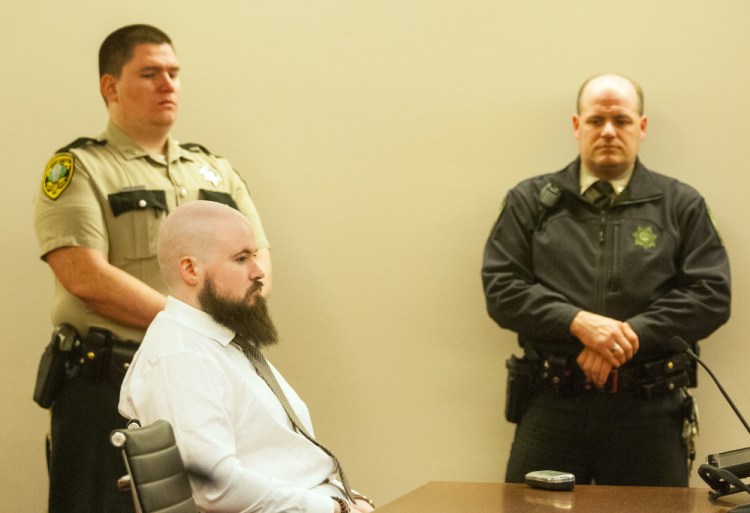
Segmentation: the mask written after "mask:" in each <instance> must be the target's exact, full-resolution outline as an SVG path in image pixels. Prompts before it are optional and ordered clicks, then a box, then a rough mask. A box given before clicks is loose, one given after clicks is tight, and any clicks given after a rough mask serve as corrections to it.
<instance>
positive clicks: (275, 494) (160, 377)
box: [119, 297, 341, 513]
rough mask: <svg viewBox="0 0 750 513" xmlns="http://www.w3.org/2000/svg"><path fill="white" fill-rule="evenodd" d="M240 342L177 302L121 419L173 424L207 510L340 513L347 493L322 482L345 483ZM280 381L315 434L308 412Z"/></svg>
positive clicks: (141, 364) (145, 355)
mask: <svg viewBox="0 0 750 513" xmlns="http://www.w3.org/2000/svg"><path fill="white" fill-rule="evenodd" d="M233 338H234V333H233V332H232V331H231V330H229V329H228V328H226V327H224V326H222V325H220V324H218V323H217V322H216V321H214V320H213V318H212V317H211V316H210V315H208V314H207V313H205V312H203V311H201V310H198V309H196V308H193V307H191V306H189V305H187V304H186V303H183V302H182V301H179V300H177V299H175V298H173V297H168V298H167V306H166V308H165V310H164V311H163V312H161V313H159V315H157V317H156V319H155V320H154V322H153V323H152V324H151V326H150V327H149V328H148V331H147V333H146V336H145V338H144V339H143V342H142V343H141V347H140V349H139V350H138V352H137V353H136V355H135V358H134V359H133V363H132V365H131V366H130V369H129V370H128V373H127V375H126V376H125V381H124V382H123V385H122V389H121V392H120V405H119V409H120V413H122V414H123V415H125V416H126V417H128V418H131V419H138V420H139V421H140V422H141V423H142V425H146V424H150V423H152V422H154V421H156V420H158V419H164V420H167V421H168V422H169V423H171V424H172V427H173V428H174V432H175V439H176V440H177V445H178V447H179V449H180V453H181V454H182V459H183V461H184V462H185V466H186V467H187V468H188V470H190V471H191V472H193V473H194V474H195V475H193V476H191V478H190V482H191V485H192V488H193V496H194V497H195V499H196V502H197V503H198V507H199V508H200V509H201V511H204V512H227V513H229V512H232V513H239V512H263V513H271V512H300V513H302V512H306V513H307V512H310V513H331V512H332V511H333V510H334V503H333V501H332V500H331V498H330V497H331V496H332V495H339V496H340V495H341V494H340V492H339V491H338V490H337V489H336V488H335V487H334V486H332V485H329V484H322V483H324V482H325V481H326V480H327V479H329V478H330V479H334V478H335V477H336V475H335V472H336V469H335V465H334V463H333V461H332V460H331V458H330V457H329V456H328V455H326V454H325V453H324V452H323V451H321V450H320V449H319V448H317V447H316V446H314V445H313V444H312V443H311V442H310V441H309V440H307V439H306V438H305V437H304V436H303V435H301V434H299V433H297V432H296V431H295V430H294V429H293V428H292V426H291V423H290V421H289V419H288V417H287V415H286V413H285V412H284V408H283V407H282V406H281V404H280V403H279V400H278V399H277V398H276V396H275V395H274V393H273V392H272V391H271V389H270V388H269V387H268V385H267V384H266V383H265V382H264V381H263V380H262V379H261V378H260V376H258V374H257V373H256V372H255V368H254V367H253V366H252V364H251V363H250V361H249V360H248V359H247V358H246V357H245V355H244V354H243V353H242V351H241V350H240V349H239V348H238V347H237V346H236V345H235V344H233V343H232V342H231V341H232V339H233ZM272 368H273V367H272ZM273 372H274V374H275V375H276V377H277V379H278V381H279V384H280V386H281V387H282V389H283V390H284V393H285V394H286V396H287V398H288V399H289V403H290V404H291V405H292V407H293V408H294V411H295V412H296V413H297V415H298V417H299V418H300V421H301V422H302V423H303V424H304V425H305V427H306V428H307V429H308V431H309V432H310V434H311V435H313V428H312V421H311V420H310V414H309V412H308V410H307V407H306V406H305V403H304V402H302V400H301V399H300V398H299V396H298V395H297V394H296V393H295V392H294V390H293V389H292V387H291V386H290V385H289V384H288V383H287V382H286V381H285V380H284V378H282V377H281V375H280V374H279V372H278V371H277V370H276V369H275V368H273ZM201 475H202V476H204V478H203V479H201V478H199V477H196V476H201Z"/></svg>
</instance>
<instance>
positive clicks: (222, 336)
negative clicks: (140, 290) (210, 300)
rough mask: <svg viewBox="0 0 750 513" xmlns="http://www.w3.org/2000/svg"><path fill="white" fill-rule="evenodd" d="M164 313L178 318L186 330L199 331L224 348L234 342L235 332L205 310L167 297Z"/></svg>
mask: <svg viewBox="0 0 750 513" xmlns="http://www.w3.org/2000/svg"><path fill="white" fill-rule="evenodd" d="M164 311H166V312H167V313H168V314H170V315H174V316H176V317H178V318H179V320H180V324H182V325H183V326H185V327H186V328H188V329H191V330H194V331H197V332H198V333H200V334H202V335H205V336H206V337H208V338H210V339H212V340H215V341H216V342H218V343H219V344H221V345H222V346H224V347H227V346H228V345H229V344H230V343H231V342H232V340H234V335H235V333H234V331H232V330H230V329H229V328H227V327H226V326H224V325H223V324H219V323H218V322H216V321H215V320H214V318H213V317H211V316H210V315H209V314H207V313H206V312H204V311H203V310H199V309H198V308H195V307H193V306H190V305H189V304H187V303H185V302H183V301H180V300H179V299H177V298H175V297H173V296H167V305H166V307H165V308H164Z"/></svg>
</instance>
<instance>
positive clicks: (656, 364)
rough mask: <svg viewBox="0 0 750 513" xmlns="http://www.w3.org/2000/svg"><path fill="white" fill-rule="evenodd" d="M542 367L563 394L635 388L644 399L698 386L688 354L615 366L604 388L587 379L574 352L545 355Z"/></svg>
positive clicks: (544, 377) (545, 379)
mask: <svg viewBox="0 0 750 513" xmlns="http://www.w3.org/2000/svg"><path fill="white" fill-rule="evenodd" d="M539 371H540V378H541V382H542V383H545V384H546V385H548V386H550V387H552V388H553V389H554V390H555V391H556V392H557V393H558V395H560V396H562V397H570V396H575V395H580V394H583V393H587V392H593V391H599V392H606V393H610V394H618V393H622V392H632V393H635V394H636V395H638V396H639V397H642V398H644V399H652V398H655V397H663V396H665V395H668V394H670V393H672V392H673V391H675V390H679V389H680V388H683V387H689V386H695V368H694V366H693V364H692V361H691V360H690V359H689V358H688V356H687V355H685V354H675V355H670V356H665V357H658V358H654V359H650V360H646V361H643V362H638V363H635V364H629V365H625V366H623V367H621V368H619V369H613V370H612V372H611V373H610V375H609V378H608V379H607V382H606V383H605V384H604V386H603V387H601V388H597V387H596V386H594V385H593V384H592V383H589V382H588V381H587V380H586V376H585V375H584V374H583V371H582V370H581V369H580V367H579V366H578V364H577V363H576V361H575V357H573V356H569V355H564V356H549V357H546V358H542V359H541V364H540V367H539Z"/></svg>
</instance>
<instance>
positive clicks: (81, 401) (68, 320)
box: [34, 25, 271, 513]
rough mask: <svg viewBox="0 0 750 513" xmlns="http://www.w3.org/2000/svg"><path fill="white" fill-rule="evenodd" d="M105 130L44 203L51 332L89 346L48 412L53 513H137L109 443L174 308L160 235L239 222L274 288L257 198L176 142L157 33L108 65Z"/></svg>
mask: <svg viewBox="0 0 750 513" xmlns="http://www.w3.org/2000/svg"><path fill="white" fill-rule="evenodd" d="M99 68H100V69H99V74H100V86H101V93H102V96H103V97H104V100H105V102H106V105H107V109H108V111H109V118H110V119H109V124H108V126H107V129H106V131H105V132H104V133H103V134H101V135H100V136H99V137H98V138H95V139H92V138H82V139H79V140H77V141H75V142H74V143H72V144H70V145H68V146H66V147H65V148H62V149H60V150H59V151H58V152H56V154H55V155H54V156H53V157H52V159H51V160H50V162H49V163H48V165H47V167H46V169H45V172H44V177H43V179H42V183H41V187H39V189H38V192H37V195H36V199H35V216H34V223H35V230H36V234H37V238H38V241H39V247H40V253H41V256H42V258H43V259H44V260H45V261H46V262H47V263H48V264H49V266H50V268H51V269H52V271H53V272H54V275H55V282H56V283H55V297H54V304H53V309H52V322H53V324H54V325H55V326H60V325H68V326H72V328H74V329H75V331H77V333H78V334H79V335H80V338H81V343H77V344H75V345H69V346H72V347H73V350H71V352H70V354H68V355H66V356H67V358H68V368H67V373H66V379H65V380H64V382H63V383H62V385H61V387H59V389H57V390H56V394H55V396H54V402H53V403H52V407H51V412H52V425H51V432H50V435H51V437H50V442H51V443H50V445H49V462H48V463H49V473H50V495H49V511H50V512H51V513H118V512H132V511H133V506H132V503H131V501H130V497H129V494H127V493H122V492H120V491H119V490H117V488H116V481H117V478H118V477H120V476H122V475H123V474H124V473H125V470H124V467H123V464H122V462H121V460H120V457H119V455H118V454H117V452H116V451H115V450H114V449H113V448H112V447H110V446H109V442H108V436H109V432H110V431H111V430H112V429H114V428H118V427H122V426H123V422H124V420H123V419H122V418H121V417H120V416H119V414H118V412H117V403H118V398H119V387H120V383H121V380H122V377H123V375H124V372H125V370H126V369H127V365H128V363H129V360H130V358H131V356H132V354H133V353H134V351H135V349H136V348H137V344H138V343H139V342H140V340H141V339H142V337H143V334H144V332H145V329H146V327H147V326H148V325H149V323H150V322H151V320H152V319H153V318H154V316H155V315H156V314H157V313H158V312H159V311H161V310H162V308H163V307H164V304H165V294H166V291H167V288H166V284H165V283H164V280H163V279H162V277H161V274H160V272H159V266H158V262H157V259H156V241H157V236H158V232H159V227H160V225H161V223H162V222H163V220H164V218H165V217H166V216H167V214H168V213H169V212H170V211H171V210H173V209H174V208H176V207H177V206H178V205H180V204H182V203H184V202H187V201H193V200H197V199H205V200H211V201H219V202H222V203H225V204H227V205H230V206H232V207H233V208H236V209H237V210H239V211H240V212H242V213H243V214H244V215H245V216H246V217H247V218H248V220H249V221H250V223H251V226H252V229H253V232H254V233H255V234H256V238H257V241H258V248H259V249H258V255H257V260H258V262H259V263H260V265H261V267H263V269H264V272H265V275H266V277H265V279H264V280H263V281H264V290H263V292H264V294H267V293H268V290H269V285H270V272H271V260H270V252H269V245H268V240H267V238H266V236H265V233H264V231H263V227H262V225H261V221H260V217H259V216H258V212H257V211H256V209H255V206H254V205H253V202H252V199H251V198H250V194H249V191H248V188H247V185H246V184H245V182H244V181H243V180H242V178H241V177H240V176H239V175H238V174H237V173H236V172H235V170H234V169H233V168H232V166H231V164H230V163H229V162H228V161H227V160H226V159H223V158H221V157H219V156H216V155H214V154H212V153H211V152H210V151H208V150H207V149H205V148H203V147H202V146H199V145H196V144H180V143H179V142H178V141H177V140H175V139H174V138H173V137H172V136H171V135H170V131H171V128H172V126H173V124H174V122H175V120H176V116H177V110H178V106H179V101H180V79H179V70H180V68H179V63H178V61H177V57H176V55H175V52H174V48H173V47H172V42H171V40H170V39H169V37H168V36H167V35H166V34H165V33H164V32H162V31H161V30H159V29H157V28H155V27H151V26H148V25H132V26H127V27H123V28H121V29H119V30H117V31H115V32H113V33H112V34H110V35H109V36H108V37H107V38H106V39H105V41H104V42H103V44H102V46H101V49H100V52H99Z"/></svg>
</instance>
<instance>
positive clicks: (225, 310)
mask: <svg viewBox="0 0 750 513" xmlns="http://www.w3.org/2000/svg"><path fill="white" fill-rule="evenodd" d="M261 287H262V285H257V284H256V285H253V286H252V287H251V288H250V290H248V291H247V294H245V297H244V298H243V299H241V300H239V301H235V300H232V299H227V298H223V297H220V296H219V295H218V294H216V289H215V288H214V282H213V280H212V279H211V278H210V277H206V282H205V284H204V285H203V288H202V289H201V291H200V293H199V294H198V301H199V302H200V305H201V308H202V309H203V311H204V312H206V313H207V314H209V315H210V316H211V317H213V318H214V320H215V321H216V322H218V323H219V324H222V325H224V326H226V327H227V328H229V329H230V330H232V331H234V332H235V333H236V334H237V337H236V338H235V340H234V342H235V343H236V344H238V345H239V346H240V347H241V348H242V349H244V347H243V344H250V345H253V346H255V347H258V348H261V347H265V346H270V345H273V344H275V343H276V342H278V339H279V334H278V332H277V331H276V326H274V325H273V321H272V320H271V316H270V315H269V314H268V304H267V303H266V298H264V297H263V296H261V295H260V294H257V296H256V297H255V302H254V303H253V304H249V303H248V301H249V300H250V297H251V296H252V295H253V294H254V293H255V292H256V291H258V292H259V291H260V288H261Z"/></svg>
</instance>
